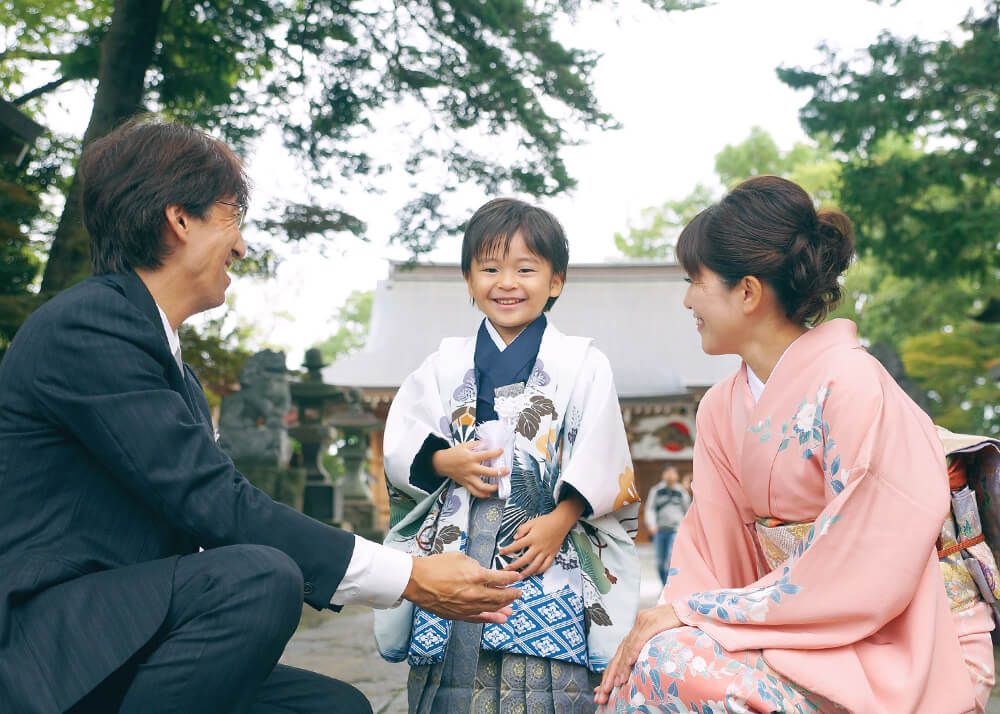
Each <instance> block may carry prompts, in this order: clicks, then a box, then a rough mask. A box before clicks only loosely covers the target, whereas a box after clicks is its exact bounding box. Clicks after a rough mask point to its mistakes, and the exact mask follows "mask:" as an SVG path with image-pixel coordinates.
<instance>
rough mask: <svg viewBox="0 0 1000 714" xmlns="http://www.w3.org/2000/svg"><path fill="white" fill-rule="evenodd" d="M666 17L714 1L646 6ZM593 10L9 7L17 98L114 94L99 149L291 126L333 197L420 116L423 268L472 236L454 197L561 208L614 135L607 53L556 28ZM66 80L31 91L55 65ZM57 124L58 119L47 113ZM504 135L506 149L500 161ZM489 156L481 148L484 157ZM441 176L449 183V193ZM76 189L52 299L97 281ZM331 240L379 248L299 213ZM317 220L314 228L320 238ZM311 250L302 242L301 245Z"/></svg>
mask: <svg viewBox="0 0 1000 714" xmlns="http://www.w3.org/2000/svg"><path fill="white" fill-rule="evenodd" d="M645 1H646V4H648V5H650V6H652V7H659V8H662V9H665V10H674V9H688V8H690V7H698V6H700V5H702V4H703V3H702V2H698V1H692V2H684V1H681V0H669V1H665V0H645ZM578 6H579V3H578V2H577V1H576V0H547V1H545V2H540V3H536V2H526V1H525V0H503V1H498V2H470V1H469V0H431V1H430V2H427V1H426V0H400V1H397V2H392V3H388V2H386V3H381V2H378V3H373V4H370V5H365V6H361V5H359V4H357V3H343V2H316V1H314V0H284V1H279V0H240V1H239V2H236V1H235V0H167V1H166V2H147V1H146V0H114V1H112V0H93V1H92V2H88V3H78V2H69V1H67V0H5V1H4V2H2V3H0V19H2V20H3V26H4V27H5V28H6V32H5V36H6V38H7V41H8V47H6V48H5V49H4V50H3V51H0V88H2V89H0V91H4V92H6V93H8V94H11V95H13V94H14V93H15V92H21V93H20V96H19V97H17V98H16V99H15V101H16V102H18V103H20V104H24V105H30V106H32V107H35V108H42V109H43V108H44V102H45V101H46V99H47V97H48V96H49V95H50V92H51V90H52V89H54V88H55V87H58V86H61V85H63V84H66V83H68V82H74V81H80V80H84V81H91V82H93V81H94V80H96V95H95V101H94V106H93V113H92V115H91V120H90V124H89V126H88V128H87V132H86V134H85V136H84V144H86V143H87V142H88V141H91V140H93V139H94V138H96V137H98V136H101V135H103V134H104V133H106V132H107V131H109V130H110V129H111V128H112V127H113V126H114V125H115V124H117V123H118V122H119V121H121V120H122V119H123V118H124V117H127V116H129V115H131V114H134V113H135V112H137V111H140V110H142V109H153V110H157V111H161V112H162V113H164V114H165V115H167V116H170V117H176V118H180V119H183V120H186V121H189V122H192V123H194V124H197V125H199V126H203V127H207V128H209V129H212V130H215V131H217V132H218V133H220V134H221V135H223V136H224V137H225V138H226V139H228V140H229V141H231V142H234V143H236V144H237V145H239V146H245V145H246V142H247V141H248V140H250V139H252V138H254V137H257V136H258V135H260V133H261V132H262V131H263V130H264V129H265V128H266V127H276V128H277V129H278V130H279V132H280V134H281V136H282V138H283V139H284V142H285V146H286V148H287V149H288V151H289V152H290V153H292V154H293V155H295V156H296V157H298V158H300V159H301V160H302V162H303V167H304V169H306V170H308V171H309V176H310V179H311V181H312V182H313V183H314V184H315V185H317V186H322V185H328V186H329V185H334V183H335V182H338V183H339V182H343V181H355V182H362V183H363V184H371V185H374V184H375V183H377V178H378V176H379V175H380V174H381V173H382V172H383V171H384V169H385V168H386V167H385V166H384V165H381V164H379V163H378V161H377V158H376V157H374V156H373V154H372V145H373V140H375V139H378V138H383V137H377V136H375V132H374V131H373V130H374V127H375V124H376V119H377V117H378V112H379V110H381V109H384V108H386V107H389V106H394V107H396V108H398V109H402V110H403V111H405V112H406V113H407V115H408V116H409V117H411V118H412V135H411V136H410V147H409V149H408V150H407V151H406V153H405V154H403V155H402V156H401V157H400V162H401V164H402V165H403V166H404V167H405V169H406V170H407V171H409V172H410V173H411V174H414V175H417V174H420V176H421V178H422V181H421V183H422V184H423V185H424V186H425V189H424V190H423V191H422V192H421V193H419V195H417V196H416V197H415V198H414V199H413V200H412V201H411V202H410V203H409V204H407V205H406V206H405V207H404V208H403V209H402V210H401V212H400V226H399V231H398V232H397V234H396V239H397V240H399V241H401V242H402V243H404V244H406V245H408V246H409V247H410V248H411V249H412V250H413V251H414V252H415V253H416V252H420V251H422V250H425V249H427V247H428V245H429V244H430V243H431V242H432V241H433V239H434V238H435V237H437V235H439V234H440V233H441V232H443V231H446V230H449V229H453V228H455V223H456V221H455V220H453V219H450V218H449V217H448V216H446V215H444V214H443V212H442V208H441V201H440V195H441V194H442V193H444V192H448V191H451V190H453V189H455V188H456V187H457V186H458V185H460V184H463V183H469V182H472V183H478V184H480V185H482V186H484V187H486V189H487V190H488V191H490V192H498V191H501V190H507V191H518V192H524V193H528V194H532V195H536V196H542V195H552V194H555V193H559V192H560V191H563V190H565V189H567V188H569V187H571V186H572V185H573V179H572V178H571V177H570V176H569V174H568V172H567V170H566V166H565V164H564V161H563V158H562V155H561V153H562V149H563V148H564V147H565V146H567V145H568V144H570V143H572V138H571V132H572V131H573V130H575V129H576V128H579V127H583V126H587V127H598V128H609V127H613V126H614V122H613V120H612V119H611V117H610V116H608V115H607V114H606V113H604V112H603V111H602V110H601V109H600V108H599V107H598V105H597V101H596V99H595V98H594V95H593V92H592V90H591V85H590V73H591V71H592V69H593V67H594V64H595V62H596V60H597V57H596V55H594V53H592V52H589V51H586V50H581V49H576V48H571V47H566V46H564V45H563V44H562V43H560V42H558V41H557V40H555V39H554V38H553V36H552V26H553V24H554V23H555V22H556V21H557V20H559V19H560V18H562V17H565V16H567V15H572V14H573V13H574V12H575V11H576V10H577V9H578ZM39 66H41V67H44V68H45V69H46V70H48V71H49V72H50V73H51V74H52V76H53V79H51V80H50V81H46V82H45V83H44V84H43V85H41V86H38V87H32V88H30V89H29V88H27V87H25V86H24V82H25V81H26V80H27V78H29V77H31V76H33V75H32V72H33V71H34V70H36V69H37V67H39ZM43 113H44V112H43ZM484 133H486V134H489V135H491V136H493V137H494V138H495V139H496V142H494V144H495V146H497V147H502V150H500V151H498V152H496V153H493V154H490V153H489V152H488V151H487V150H486V149H484V148H483V147H482V144H483V142H482V141H479V142H477V141H475V140H470V138H471V137H475V136H481V135H482V134H484ZM477 145H478V146H477ZM430 176H438V177H440V181H439V182H438V183H434V182H433V180H432V179H430V178H429V177H430ZM75 197H76V189H75V188H74V187H71V188H70V191H69V200H67V202H66V209H65V211H64V214H63V217H62V220H61V221H60V225H59V227H58V229H57V231H56V234H55V237H54V239H53V242H52V246H51V251H50V255H49V260H48V263H47V265H46V272H45V276H44V279H43V289H45V290H48V291H54V290H58V289H61V288H64V287H66V286H67V285H69V284H72V283H73V282H75V281H76V280H78V279H79V278H81V277H82V276H84V275H85V274H86V272H87V248H88V246H87V240H86V236H85V235H84V233H83V231H82V228H81V226H80V221H79V215H78V213H77V209H76V201H75V200H74V199H75ZM304 215H305V216H307V217H308V221H312V222H313V223H317V224H319V225H320V226H322V227H323V228H324V229H330V230H334V231H346V232H348V233H354V234H363V232H364V230H365V224H364V222H363V220H362V219H360V218H358V217H356V216H354V215H353V214H352V212H351V210H350V208H349V207H345V206H337V205H331V206H326V205H316V203H315V202H314V201H308V202H306V203H305V204H303V205H290V206H288V207H286V217H287V218H288V219H289V222H291V223H295V224H296V225H297V226H302V225H303V224H302V221H301V219H302V217H303V216H304ZM308 221H307V222H308ZM310 234H313V235H314V234H315V232H311V231H306V233H305V234H303V233H301V232H299V233H296V232H295V231H294V230H290V231H289V235H290V237H292V238H296V237H299V236H301V235H310Z"/></svg>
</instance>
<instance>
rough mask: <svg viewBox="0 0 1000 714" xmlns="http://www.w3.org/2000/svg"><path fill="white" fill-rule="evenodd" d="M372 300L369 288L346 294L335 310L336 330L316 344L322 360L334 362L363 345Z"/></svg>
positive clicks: (366, 335) (372, 296) (371, 292)
mask: <svg viewBox="0 0 1000 714" xmlns="http://www.w3.org/2000/svg"><path fill="white" fill-rule="evenodd" d="M374 300H375V293H374V292H373V291H371V290H364V291H362V290H355V291H354V292H352V293H351V294H350V295H348V296H347V299H346V300H345V301H344V304H343V305H341V306H340V309H339V310H338V311H337V317H336V322H337V323H338V325H339V327H338V328H337V331H336V332H335V333H333V334H332V335H330V337H328V338H326V339H325V340H323V341H322V342H320V343H319V344H317V345H316V348H317V349H319V351H320V352H321V353H322V354H323V361H324V362H327V363H330V362H334V361H336V360H338V359H340V358H341V357H344V356H346V355H349V354H351V353H352V352H356V351H358V350H359V349H361V348H362V347H364V345H365V340H366V339H367V338H368V327H369V325H370V324H371V319H372V303H373V302H374Z"/></svg>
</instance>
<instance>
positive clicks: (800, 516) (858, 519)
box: [596, 176, 994, 714]
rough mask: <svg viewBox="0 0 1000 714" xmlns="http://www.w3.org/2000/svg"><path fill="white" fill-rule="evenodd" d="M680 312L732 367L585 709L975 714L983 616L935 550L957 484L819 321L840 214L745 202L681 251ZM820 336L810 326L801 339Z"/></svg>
mask: <svg viewBox="0 0 1000 714" xmlns="http://www.w3.org/2000/svg"><path fill="white" fill-rule="evenodd" d="M677 252H678V256H679V258H680V261H681V263H682V265H683V266H684V269H685V270H686V271H687V273H688V275H689V276H690V281H689V282H690V283H691V286H690V288H689V289H688V291H687V294H686V297H685V300H684V304H685V306H686V307H687V308H688V309H690V310H691V311H692V312H693V314H694V318H695V321H696V323H697V327H698V331H699V332H700V333H701V341H702V348H703V349H704V350H705V352H707V353H709V354H733V353H735V354H738V355H740V356H741V357H742V358H743V364H742V366H741V367H740V369H739V370H738V371H737V372H736V374H734V375H733V376H732V377H730V378H729V379H727V380H725V381H723V382H721V383H720V384H717V385H715V386H714V387H713V388H712V389H710V390H709V391H708V393H707V394H706V395H705V397H704V399H703V400H702V402H701V405H700V407H699V409H698V417H697V440H696V443H695V455H694V482H693V491H694V502H693V505H692V507H691V509H690V510H689V511H688V514H687V516H686V518H685V519H684V521H683V522H682V524H681V527H680V530H679V532H678V535H677V542H676V545H675V546H674V555H673V559H672V562H671V565H672V568H671V570H670V573H669V579H668V581H667V584H666V586H665V587H664V589H663V594H662V595H661V597H660V601H659V605H658V606H657V607H654V608H651V609H649V610H646V611H644V612H642V613H640V615H639V618H638V619H637V621H636V625H635V627H634V628H633V629H632V631H631V632H630V633H629V635H628V636H627V637H626V639H625V640H624V641H623V642H622V644H621V646H620V647H619V648H618V651H617V653H616V655H615V657H614V658H613V659H612V661H611V663H610V664H609V666H608V668H607V670H606V672H605V674H604V678H603V680H602V682H601V685H600V686H599V687H598V688H597V690H596V701H597V702H598V704H606V705H607V707H606V711H614V712H699V714H706V713H708V712H713V713H714V712H833V711H845V710H846V711H849V712H864V713H869V712H870V713H872V714H875V713H880V714H881V713H885V714H903V713H905V712H922V713H926V714H950V713H955V714H958V713H962V712H972V711H978V712H982V711H983V710H984V709H985V706H986V700H987V699H988V697H989V692H990V688H991V686H992V684H993V680H994V673H993V653H992V646H991V643H990V634H989V633H990V630H992V629H993V622H992V619H991V613H990V609H989V607H988V606H987V605H986V604H985V603H984V602H982V600H981V599H978V598H976V599H973V600H972V601H971V602H969V601H966V602H963V603H961V604H960V605H953V604H952V603H951V602H950V601H949V596H948V595H947V594H946V591H945V587H944V586H943V584H942V577H941V573H940V570H939V565H938V554H937V549H936V547H935V542H936V539H937V538H938V535H939V534H940V533H941V528H942V523H943V521H944V519H945V516H946V515H947V514H948V512H949V510H948V509H949V503H950V500H949V490H948V479H947V476H946V471H945V464H944V458H943V456H942V450H941V446H940V444H939V443H938V441H937V437H936V435H935V432H934V430H933V427H932V425H931V422H930V420H929V419H928V418H927V416H926V415H925V414H924V413H923V412H921V411H920V409H919V408H918V407H917V406H916V405H915V404H914V403H913V402H912V401H911V400H910V399H909V398H908V397H907V396H906V395H905V394H904V393H903V392H902V390H900V388H899V387H898V386H897V385H896V383H895V382H894V381H893V379H892V377H890V376H889V375H888V374H887V373H886V371H885V370H884V369H883V368H882V367H881V365H879V363H878V362H876V361H875V359H873V358H872V357H871V356H870V355H868V353H867V352H865V350H864V349H863V348H862V347H861V345H860V344H859V343H858V339H857V334H856V328H855V325H854V323H852V322H850V321H848V320H831V321H829V322H825V323H823V324H819V323H820V322H821V321H822V319H823V318H824V317H825V315H826V313H827V311H828V309H829V308H830V307H831V306H832V305H834V304H835V303H836V302H837V300H838V299H839V298H840V293H841V291H840V287H839V284H838V277H839V276H840V274H841V273H842V272H843V271H844V269H845V268H846V267H847V265H848V263H849V261H850V259H851V256H852V254H853V232H852V229H851V224H850V222H849V221H848V219H847V217H846V216H844V215H843V214H842V213H839V212H836V211H820V212H819V213H818V214H817V212H816V211H815V209H814V207H813V204H812V201H811V200H810V199H809V197H808V195H807V194H806V193H805V192H804V191H803V190H802V189H801V188H799V187H798V186H796V185H795V184H793V183H791V182H789V181H785V180H783V179H780V178H776V177H771V176H763V177H757V178H754V179H750V180H749V181H746V182H744V183H742V184H740V185H739V186H738V187H736V188H735V189H734V190H733V191H732V192H731V193H730V194H729V195H727V196H726V197H725V198H724V199H723V200H722V201H721V202H720V203H719V204H717V205H715V206H713V207H711V208H709V209H707V210H705V211H704V212H703V213H701V214H700V215H699V216H698V217H696V218H695V219H694V220H693V221H692V222H691V223H690V224H689V225H688V226H687V227H686V228H685V229H684V232H683V233H682V234H681V237H680V241H679V243H678V246H677ZM810 325H816V326H815V327H811V328H810V327H809V326H810Z"/></svg>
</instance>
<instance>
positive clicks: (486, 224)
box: [462, 198, 569, 311]
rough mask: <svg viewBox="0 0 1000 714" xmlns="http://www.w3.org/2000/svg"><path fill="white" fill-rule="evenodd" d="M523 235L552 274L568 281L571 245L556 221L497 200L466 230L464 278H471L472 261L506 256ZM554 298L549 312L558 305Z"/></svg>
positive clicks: (515, 201) (509, 201) (542, 212)
mask: <svg viewBox="0 0 1000 714" xmlns="http://www.w3.org/2000/svg"><path fill="white" fill-rule="evenodd" d="M518 232H520V233H521V237H522V238H523V239H524V243H525V245H527V246H528V250H530V251H531V252H532V253H534V254H535V255H537V256H539V257H540V258H544V259H545V260H546V261H548V263H549V265H551V266H552V273H553V274H554V275H559V276H561V277H562V279H563V280H565V279H566V270H567V268H568V267H569V242H568V241H567V240H566V233H565V232H564V231H563V227H562V226H561V225H560V224H559V221H558V220H556V217H555V216H553V215H552V214H551V213H549V212H548V211H546V210H545V209H544V208H539V207H538V206H532V205H531V204H530V203H526V202H524V201H519V200H518V199H516V198H494V199H493V200H492V201H489V202H488V203H485V204H483V205H482V206H480V208H479V210H477V211H476V212H475V213H474V214H472V218H470V219H469V222H468V224H467V225H466V226H465V235H464V237H463V238H462V275H464V276H465V277H469V273H470V272H471V271H472V260H473V259H474V258H481V257H483V256H490V255H495V254H497V253H499V254H500V255H506V254H507V251H508V250H510V241H511V240H512V239H513V237H514V234H516V233H518ZM556 300H558V297H550V298H549V300H548V302H547V303H545V310H546V311H547V310H549V308H551V307H552V306H553V305H555V302H556Z"/></svg>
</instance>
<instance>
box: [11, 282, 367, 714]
mask: <svg viewBox="0 0 1000 714" xmlns="http://www.w3.org/2000/svg"><path fill="white" fill-rule="evenodd" d="M185 371H186V376H183V375H182V374H181V372H180V370H179V369H178V367H177V363H176V362H175V361H174V359H173V357H172V355H171V354H170V350H169V347H168V345H167V341H166V336H165V335H164V331H163V323H162V321H161V320H160V316H159V312H158V311H157V308H156V304H155V303H154V302H153V299H152V297H151V296H150V294H149V292H148V291H147V290H146V287H145V285H144V284H143V283H142V281H141V280H140V279H139V278H138V277H137V276H136V275H135V274H134V273H127V274H119V275H106V276H100V277H94V278H90V279H89V280H86V281H84V282H83V283H81V284H79V285H77V286H75V287H73V288H70V289H69V290H66V291H65V292H63V293H61V294H60V295H58V296H56V297H55V298H53V299H52V300H51V301H49V302H48V303H46V304H45V305H43V306H42V307H41V308H39V309H38V310H37V311H36V312H35V313H34V314H33V315H32V316H31V317H30V318H29V319H28V320H27V321H26V322H25V323H24V325H23V326H22V327H21V329H20V330H19V331H18V333H17V336H16V338H15V339H14V341H13V343H12V345H11V346H10V348H9V349H8V351H7V354H6V357H5V358H4V360H3V363H2V364H0V711H3V712H8V711H14V712H32V713H34V712H46V713H48V712H57V711H63V710H65V709H67V708H69V707H70V706H72V705H73V704H74V703H75V702H76V701H78V700H79V699H80V698H81V697H82V696H83V695H84V694H86V693H87V692H88V691H90V690H91V689H93V688H94V687H95V686H96V685H97V684H99V683H100V682H101V681H102V680H103V679H104V678H105V677H106V676H107V675H108V674H110V673H111V672H113V671H114V670H115V669H117V668H118V667H119V666H120V665H121V664H123V663H124V662H125V661H126V660H127V659H128V658H129V657H130V656H131V655H132V654H133V653H135V652H136V651H137V650H138V649H140V648H141V647H142V646H143V645H144V644H145V643H146V642H148V641H149V640H150V639H151V638H152V636H153V635H154V633H155V632H156V631H157V629H158V628H159V626H160V625H161V623H162V622H163V620H164V617H165V614H166V611H167V608H168V606H169V604H170V598H171V587H172V578H173V571H174V566H175V564H176V560H177V557H178V556H180V555H184V554H188V553H192V552H195V551H196V550H197V548H198V547H199V546H201V547H204V548H212V547H217V546H222V545H229V544H234V543H259V544H264V545H270V546H273V547H275V548H278V549H279V550H282V551H284V552H285V553H287V554H288V555H289V556H291V557H292V558H293V559H294V560H295V561H296V562H297V563H298V565H299V567H300V568H301V569H302V574H303V579H304V581H305V588H304V589H305V593H304V596H305V600H306V602H308V603H309V604H311V605H313V606H314V607H317V608H322V607H326V606H328V604H329V602H330V597H331V596H332V595H333V593H334V591H335V590H336V589H337V586H338V584H339V583H340V580H341V578H342V577H343V575H344V571H345V570H346V568H347V564H348V562H349V561H350V558H351V555H352V553H353V549H354V540H353V537H352V536H351V535H350V534H348V533H345V532H344V531H341V530H337V529H335V528H331V527H329V526H326V525H323V524H321V523H319V522H318V521H315V520H313V519H310V518H308V517H306V516H304V515H302V514H301V513H299V512H297V511H295V510H293V509H291V508H288V507H287V506H284V505H281V504H279V503H275V502H274V501H273V500H271V499H270V498H269V497H268V496H267V495H265V494H264V493H262V492H261V491H259V490H257V489H256V488H254V487H253V486H252V485H251V484H250V483H249V482H248V481H247V480H246V479H245V478H244V477H243V476H242V475H241V474H240V473H239V472H238V471H237V470H236V468H235V467H234V466H233V463H232V461H231V460H230V459H229V457H228V456H226V454H225V453H223V452H222V451H221V450H220V449H219V447H218V446H217V445H216V443H215V439H214V438H213V432H212V426H211V421H210V419H209V411H208V404H207V403H206V401H205V397H204V395H203V394H202V392H201V387H200V385H199V384H198V382H197V380H196V378H195V377H194V374H193V373H192V372H191V371H190V369H187V368H185Z"/></svg>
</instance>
